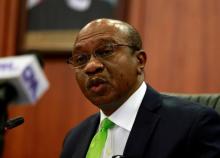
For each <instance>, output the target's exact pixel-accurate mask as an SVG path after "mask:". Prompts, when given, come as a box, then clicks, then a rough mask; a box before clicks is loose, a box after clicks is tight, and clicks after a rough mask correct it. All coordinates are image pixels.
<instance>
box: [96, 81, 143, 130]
mask: <svg viewBox="0 0 220 158" xmlns="http://www.w3.org/2000/svg"><path fill="white" fill-rule="evenodd" d="M146 90H147V85H146V83H145V82H143V83H142V84H141V86H140V87H139V88H138V89H137V90H136V91H135V92H134V93H133V94H132V95H131V96H130V97H129V98H128V100H127V101H125V102H124V103H123V104H122V105H121V106H120V107H119V108H118V109H117V110H116V111H115V112H114V113H112V114H111V115H110V116H109V117H108V118H109V119H110V120H111V121H112V122H114V123H115V124H116V125H118V126H119V127H122V128H124V129H126V130H128V131H131V128H132V126H133V124H134V121H135V118H136V115H137V112H138V109H139V107H140V105H141V102H142V100H143V98H144V94H145V92H146ZM100 114H101V119H100V122H101V121H102V120H103V119H105V118H106V117H107V116H106V115H105V114H104V113H103V112H102V110H100Z"/></svg>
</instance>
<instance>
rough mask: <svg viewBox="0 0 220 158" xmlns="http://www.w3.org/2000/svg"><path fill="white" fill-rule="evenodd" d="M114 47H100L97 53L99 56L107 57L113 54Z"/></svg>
mask: <svg viewBox="0 0 220 158" xmlns="http://www.w3.org/2000/svg"><path fill="white" fill-rule="evenodd" d="M112 53H113V49H112V48H105V49H99V50H96V52H95V54H96V56H97V57H107V56H110V55H112Z"/></svg>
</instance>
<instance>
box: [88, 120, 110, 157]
mask: <svg viewBox="0 0 220 158" xmlns="http://www.w3.org/2000/svg"><path fill="white" fill-rule="evenodd" d="M113 126H114V123H113V122H112V121H110V120H109V119H108V118H105V119H104V120H102V122H101V128H100V130H99V131H98V132H97V133H96V134H95V136H94V137H93V139H92V142H91V144H90V146H89V150H88V152H87V155H86V158H100V157H101V154H102V150H103V148H104V146H105V141H106V139H107V135H108V129H109V128H112V127H113Z"/></svg>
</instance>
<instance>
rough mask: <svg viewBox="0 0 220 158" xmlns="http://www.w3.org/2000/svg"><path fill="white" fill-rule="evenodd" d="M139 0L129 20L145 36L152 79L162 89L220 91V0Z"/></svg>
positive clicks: (133, 6)
mask: <svg viewBox="0 0 220 158" xmlns="http://www.w3.org/2000/svg"><path fill="white" fill-rule="evenodd" d="M133 3H134V4H133V5H131V8H130V13H131V15H130V16H129V17H130V18H129V19H128V21H129V22H130V23H132V24H133V25H135V26H136V27H137V29H138V30H139V31H140V32H141V35H142V38H143V39H144V48H145V50H146V51H147V54H148V65H147V69H146V77H147V81H149V82H150V83H151V84H152V85H153V86H154V87H156V88H157V89H159V90H161V91H172V92H219V91H220V84H219V80H220V73H218V71H219V69H220V64H219V59H220V53H219V52H220V45H219V41H220V30H219V28H220V21H219V19H220V1H219V0H211V1H201V0H191V1H185V0H178V1H176V0H169V1H163V0H157V1H153V0H147V1H145V0H142V1H140V2H139V3H141V4H143V5H140V4H138V2H136V1H135V2H133ZM144 3H145V4H144ZM143 11H144V13H143ZM133 12H134V13H133Z"/></svg>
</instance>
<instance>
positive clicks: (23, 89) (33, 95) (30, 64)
mask: <svg viewBox="0 0 220 158" xmlns="http://www.w3.org/2000/svg"><path fill="white" fill-rule="evenodd" d="M0 74H1V75H0V83H5V82H7V83H9V84H11V85H12V86H13V87H14V88H15V89H16V91H17V97H16V98H15V99H14V100H13V102H14V103H15V104H24V103H35V102H36V101H37V100H38V99H39V98H40V97H41V96H42V95H43V93H44V92H45V91H46V90H47V89H48V88H49V83H48V80H47V78H46V77H45V75H44V72H43V70H42V68H41V66H40V64H39V62H38V60H37V57H36V56H35V55H20V56H14V57H6V58H1V59H0Z"/></svg>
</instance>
